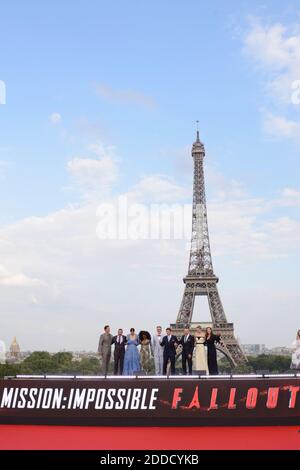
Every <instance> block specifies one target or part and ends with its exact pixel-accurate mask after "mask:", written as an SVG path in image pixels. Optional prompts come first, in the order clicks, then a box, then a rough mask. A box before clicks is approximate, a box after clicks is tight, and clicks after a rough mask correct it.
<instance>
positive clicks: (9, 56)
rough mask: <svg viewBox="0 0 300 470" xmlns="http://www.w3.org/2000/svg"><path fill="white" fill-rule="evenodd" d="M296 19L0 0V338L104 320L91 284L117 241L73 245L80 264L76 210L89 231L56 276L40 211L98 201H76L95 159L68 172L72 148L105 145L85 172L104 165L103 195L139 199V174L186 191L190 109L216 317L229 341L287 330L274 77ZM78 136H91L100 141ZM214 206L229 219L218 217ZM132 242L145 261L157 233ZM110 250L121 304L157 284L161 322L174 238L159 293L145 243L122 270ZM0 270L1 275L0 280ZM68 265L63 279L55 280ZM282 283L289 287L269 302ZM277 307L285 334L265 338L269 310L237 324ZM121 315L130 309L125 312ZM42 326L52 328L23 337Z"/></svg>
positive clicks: (280, 129)
mask: <svg viewBox="0 0 300 470" xmlns="http://www.w3.org/2000/svg"><path fill="white" fill-rule="evenodd" d="M299 31H300V7H299V4H298V2H296V1H290V2H285V3H283V2H282V1H276V0H275V1H274V0H272V1H264V2H260V1H240V0H239V1H228V2H223V1H221V0H220V1H216V0H215V1H210V2H204V1H188V2H180V1H172V2H171V1H164V2H158V1H153V2H141V1H139V2H138V1H131V2H122V1H115V2H105V1H92V0H89V1H88V2H86V1H85V2H83V1H81V0H77V1H76V2H71V1H67V0H65V1H63V2H58V1H55V0H54V1H52V2H48V3H47V4H45V2H43V4H41V3H40V2H37V1H28V2H26V3H25V2H21V1H11V2H9V3H7V2H6V4H5V5H2V6H1V29H0V49H1V54H0V80H3V81H4V82H5V84H6V92H7V96H6V104H5V105H0V136H1V143H0V162H1V165H0V178H1V179H0V196H1V201H2V204H1V214H0V228H1V232H2V238H1V236H0V240H2V246H1V256H2V261H3V273H4V274H3V279H2V285H0V289H1V290H2V291H3V293H2V295H3V311H4V312H7V315H6V316H7V317H9V320H8V319H7V318H6V319H5V321H4V323H3V325H2V326H3V332H4V333H3V339H4V340H5V341H6V342H9V340H10V338H11V337H12V336H14V335H15V334H16V335H17V336H18V337H19V338H20V342H21V343H22V345H24V347H27V348H31V347H35V348H38V347H41V346H42V344H45V345H46V347H48V348H50V349H51V348H52V349H59V348H61V347H64V346H66V347H69V348H77V349H79V348H81V347H82V348H89V347H91V348H92V347H93V345H92V342H93V341H94V337H93V334H94V330H95V328H96V325H97V328H98V324H99V323H100V324H102V322H103V321H104V317H105V312H106V311H109V312H110V313H109V315H112V318H115V320H114V321H115V324H116V325H117V323H118V314H119V313H118V309H119V305H118V302H117V301H116V300H115V299H112V298H111V297H109V296H108V294H107V298H106V297H105V292H106V285H105V276H104V274H103V273H108V272H110V271H109V270H111V277H112V279H113V278H114V273H115V271H114V270H113V269H112V265H113V264H114V261H113V260H112V259H113V257H114V256H117V252H118V249H116V250H115V251H113V250H112V251H111V255H110V259H111V260H112V261H109V258H108V259H106V257H105V256H104V255H103V253H102V251H101V250H102V249H103V246H101V247H100V245H99V244H98V245H96V244H95V248H94V249H95V253H94V254H93V255H91V260H93V259H98V258H97V256H99V263H100V265H96V266H94V265H93V264H92V265H90V264H89V256H87V257H86V258H84V256H82V257H81V256H79V255H78V250H79V251H80V250H81V247H84V246H86V245H85V244H86V243H87V244H89V242H88V241H87V240H89V237H92V236H93V235H92V234H94V225H96V220H94V222H92V221H91V225H90V227H91V232H90V233H89V234H88V235H87V234H81V235H78V239H79V241H80V242H79V244H78V245H74V247H73V250H74V251H73V252H72V250H71V249H70V250H71V254H69V255H70V259H71V260H73V261H74V260H77V261H78V263H77V264H76V266H75V265H74V266H71V267H70V272H66V273H65V277H63V276H62V275H61V277H60V276H58V273H57V272H54V271H51V269H52V268H53V266H52V263H51V262H50V259H51V260H52V259H53V258H52V256H53V253H56V256H57V258H55V263H54V262H53V264H56V266H57V270H58V272H59V273H62V272H63V270H64V267H65V262H66V252H65V250H66V247H65V246H62V245H59V246H58V245H57V237H56V235H57V234H56V232H55V231H53V230H52V228H51V227H50V228H49V226H48V225H47V224H48V222H49V218H50V219H51V218H52V219H53V220H54V224H56V223H57V218H59V215H58V214H60V211H62V210H66V214H65V219H64V220H65V221H66V220H69V217H70V218H71V219H72V214H71V216H70V212H71V211H72V210H73V209H69V208H70V207H71V208H74V207H75V208H76V209H78V210H82V212H81V214H82V213H83V212H84V210H86V211H87V212H88V211H91V212H89V213H92V209H91V207H93V204H94V205H95V206H96V204H98V203H99V202H101V197H103V195H101V196H100V195H99V196H97V197H98V200H97V202H96V201H95V200H94V201H93V203H92V202H91V200H90V199H91V198H90V197H88V198H87V197H86V196H87V193H88V194H89V195H90V194H91V193H93V191H94V189H95V185H97V179H95V178H96V177H97V175H98V173H97V172H96V174H95V178H92V179H93V181H90V180H89V178H90V176H91V173H90V172H89V173H88V175H86V174H84V175H83V174H82V173H80V172H81V171H86V166H84V168H85V169H83V170H82V168H83V166H82V165H81V163H82V160H84V163H87V160H88V163H89V162H90V160H93V159H96V160H97V162H98V160H99V159H100V160H101V159H103V158H104V159H106V160H105V165H104V168H105V169H104V170H103V165H101V168H100V167H99V172H100V171H102V172H103V171H109V172H110V176H109V175H107V174H105V175H103V173H101V175H100V174H99V180H98V181H99V187H100V186H101V185H104V186H105V187H106V186H111V187H109V194H108V192H107V191H106V193H105V198H106V199H107V198H109V197H111V198H114V197H117V196H118V195H120V194H123V193H127V192H132V191H133V192H135V194H136V193H137V192H138V194H139V197H141V192H142V193H143V196H142V197H144V198H148V202H149V198H150V199H151V197H153V194H152V196H151V191H150V189H149V186H152V188H153V187H154V188H155V184H153V181H155V182H157V181H158V182H159V185H158V188H161V187H162V185H163V187H164V188H165V193H164V194H167V192H168V190H170V191H171V193H172V197H171V196H170V194H169V193H168V194H167V196H166V197H167V198H168V200H170V197H171V199H172V198H173V199H172V201H174V202H177V200H178V201H179V200H180V198H181V200H184V201H186V202H188V201H190V199H191V198H190V194H189V193H188V192H185V197H184V198H182V196H178V192H176V191H178V190H179V189H180V188H184V190H185V191H186V190H187V191H188V190H191V171H192V167H191V158H190V153H189V152H190V145H191V143H192V142H193V140H194V135H195V120H196V119H198V120H199V127H200V135H201V138H202V140H203V141H204V143H205V145H206V151H207V159H206V163H207V193H208V201H209V204H211V211H210V215H209V224H210V228H211V232H212V230H213V229H215V231H216V232H217V233H215V235H213V233H211V237H212V246H213V248H214V252H215V253H213V259H214V265H215V268H216V271H217V273H218V274H219V275H220V279H222V287H221V284H220V290H221V293H222V296H223V297H225V299H224V303H225V300H226V303H227V305H228V310H230V312H229V313H228V316H229V317H230V318H229V319H233V320H234V321H235V323H236V329H237V331H238V332H239V336H240V337H241V340H242V341H243V342H254V341H255V340H256V339H257V341H259V342H266V343H270V344H278V343H280V344H281V343H282V344H288V343H289V342H290V338H292V337H293V336H294V329H295V328H298V327H299V325H298V324H297V321H298V320H297V319H298V317H299V316H298V305H299V303H298V302H299V300H300V299H299V295H298V294H297V291H298V282H297V279H299V263H298V261H299V244H297V240H299V238H298V236H300V230H299V224H300V217H299V207H300V184H299V177H300V164H299V148H300V137H299V136H300V105H299V104H294V103H292V101H291V95H292V84H293V83H294V82H295V81H297V80H300V40H299V37H300V36H299V35H300V33H299ZM55 116H56V117H55ZM95 145H98V146H99V145H100V147H101V149H102V150H101V151H100V153H99V151H98V153H97V151H96V150H95ZM70 162H71V163H70ZM72 162H73V163H72ZM74 162H75V163H74ZM98 163H99V162H98ZM112 174H113V176H111V175H112ZM150 176H151V177H152V178H153V179H152V180H151V181H150V182H149V179H147V178H149V177H150ZM155 178H156V179H155ZM90 179H91V178H90ZM89 184H90V186H89ZM147 185H148V186H147ZM164 185H165V186H164ZM172 185H173V186H172ZM88 186H89V187H88ZM91 187H92V189H91ZM137 188H138V191H137ZM166 188H167V189H166ZM149 191H150V192H149ZM153 191H154V189H153ZM180 194H181V193H180ZM94 196H95V195H94V193H93V197H94ZM87 201H89V202H87ZM162 202H163V201H162ZM233 207H234V210H233V209H232V208H233ZM68 210H69V212H68ZM243 211H245V214H243ZM222 214H223V215H222ZM224 214H225V215H224ZM32 217H39V218H40V221H39V224H40V225H43V224H45V227H44V228H43V230H42V231H41V232H39V231H38V230H37V229H36V226H35V222H34V221H33V222H32V220H31V219H30V220H29V221H28V218H32ZM218 217H219V218H218ZM230 218H234V220H231V221H230V223H229V219H230ZM72 220H73V219H72ZM79 220H80V218H79ZM30 221H31V222H32V224H33V226H32V227H31V228H30V230H29V228H28V226H29V225H30V223H31V222H30ZM239 222H241V223H240V224H239ZM93 223H94V225H93ZM222 224H223V226H224V225H227V224H228V233H227V232H226V234H225V233H223V232H222ZM65 225H67V226H68V227H69V225H68V224H67V222H65ZM65 225H64V224H62V226H60V225H59V224H58V225H57V227H60V231H59V234H60V235H62V233H64V232H63V231H64V230H65V231H66V238H67V236H70V232H68V228H66V226H65ZM24 227H25V228H24ZM57 230H59V229H58V228H57ZM233 233H234V234H235V236H236V237H237V238H236V239H235V238H234V237H232V236H231V235H230V234H233ZM253 233H255V237H253ZM45 234H46V235H45ZM67 234H69V235H67ZM26 237H28V239H26ZM44 237H45V238H44ZM85 237H86V238H85ZM62 238H63V237H62ZM74 238H76V237H74ZM254 238H255V240H256V241H255V245H253V248H251V250H250V251H249V252H248V251H247V250H248V248H249V246H252V245H251V244H252V242H253V239H254ZM258 239H259V240H260V242H259V246H257V245H256V244H257V243H258V242H257V240H258ZM3 240H4V241H3ZM34 240H36V241H35V242H34ZM45 240H47V241H45ZM149 243H150V242H149ZM239 243H240V248H239V249H238V250H236V249H235V247H236V246H237V245H239ZM46 245H47V246H46ZM70 246H72V244H71V245H70ZM151 246H152V245H151ZM12 247H13V248H12ZM45 247H46V248H45ZM49 247H50V248H49ZM143 249H144V250H145V251H146V252H148V251H149V252H150V253H151V249H153V250H154V251H153V257H155V255H154V253H156V255H157V256H158V258H159V254H158V253H159V250H158V247H157V246H156V247H152V248H150V245H147V244H145V245H144V247H143ZM168 249H169V248H167V249H166V252H164V255H160V256H161V258H162V259H163V260H164V263H165V269H166V271H167V267H168V266H170V263H172V265H173V262H174V261H173V258H172V256H171V255H170V253H169V252H168ZM27 250H28V253H30V254H32V256H36V258H35V261H34V262H32V263H31V262H30V258H26V257H25V256H24V252H26V251H27ZM47 250H49V251H47ZM98 250H99V251H98ZM126 250H127V251H126V256H125V255H124V260H123V265H122V269H123V270H124V273H123V274H124V279H125V278H126V280H127V281H126V283H125V284H124V292H123V294H122V296H121V297H122V299H123V303H125V304H126V305H127V307H126V308H127V310H128V311H127V315H131V314H132V313H130V312H133V311H135V310H138V309H140V308H143V302H145V298H148V296H149V295H153V294H152V293H153V292H157V301H156V303H154V305H153V308H154V309H155V310H156V311H157V312H159V313H157V316H158V317H159V316H161V317H162V320H163V321H164V322H165V323H166V324H167V322H169V321H173V320H174V319H175V317H176V314H177V309H178V307H179V302H180V297H181V294H182V284H181V279H182V276H183V275H184V274H185V271H186V266H187V252H186V251H182V254H179V253H180V248H178V256H176V263H177V264H176V266H177V267H176V271H175V272H174V279H172V282H171V281H168V282H169V283H168V282H167V281H166V283H167V284H166V286H165V289H164V290H163V289H162V287H161V283H162V280H161V279H160V274H161V272H160V273H158V272H156V271H155V272H153V273H152V274H151V276H152V277H151V279H150V282H151V286H152V289H153V290H152V293H151V292H149V291H148V282H149V279H148V277H147V276H148V275H150V274H149V272H150V271H151V270H150V271H149V265H148V264H147V260H146V257H145V263H144V267H142V266H141V267H140V268H139V269H140V271H139V273H138V274H135V272H133V273H132V274H131V275H130V276H129V274H128V269H129V265H130V262H131V261H132V259H133V260H134V259H135V256H137V254H136V253H138V252H139V249H136V247H135V249H133V248H131V249H130V248H129V247H127V248H126ZM131 250H132V251H131ZM157 250H158V251H157ZM255 250H257V251H255ZM46 251H47V253H46ZM84 251H85V250H84V249H83V252H84ZM145 251H141V252H140V253H139V258H141V257H142V256H143V255H142V253H145ZM18 253H19V254H18ZM58 253H59V254H58ZM271 254H273V256H272V255H271ZM28 256H29V255H28ZM149 256H150V255H149ZM49 258H50V259H49ZM79 258H80V261H79ZM150 258H151V256H150ZM67 259H68V262H69V258H67ZM137 261H140V259H139V260H136V262H133V264H134V265H136V264H137ZM296 261H297V262H296ZM106 262H107V263H108V264H109V268H108V266H106V264H105V263H106ZM148 262H149V263H150V259H149V260H148ZM102 263H103V264H102ZM126 263H127V264H126ZM128 263H129V264H128ZM0 264H1V262H0ZM53 269H54V268H53ZM97 269H98V271H97ZM85 270H86V271H85ZM84 272H85V273H86V274H85V276H86V277H88V273H89V272H90V274H91V275H92V273H94V274H95V273H97V275H99V279H98V280H97V282H98V281H99V282H100V278H101V289H103V296H104V298H105V302H104V303H103V305H102V304H101V301H100V300H99V292H98V290H97V289H98V288H99V284H97V282H96V281H95V286H94V287H93V286H89V290H88V291H87V292H86V291H85V289H86V288H87V286H85V287H83V286H82V282H83V281H82V279H81V281H80V276H81V275H83V273H84ZM5 273H6V274H5ZM7 273H9V274H7ZM43 273H44V275H43ZM0 274H1V273H0ZM77 274H78V278H77ZM18 275H19V276H20V275H21V276H22V275H23V276H25V277H24V278H23V280H24V279H27V280H28V282H27V281H25V282H24V284H26V283H27V285H26V286H20V284H22V282H21V281H20V278H17V279H19V281H16V278H15V277H14V276H18ZM102 275H103V278H102ZM5 276H6V277H5ZM7 276H12V278H13V279H15V281H14V280H13V279H11V281H10V282H9V283H7V281H5V280H4V279H6V278H7ZM70 276H71V277H72V276H74V279H73V280H72V282H71V281H70V285H71V286H72V287H70V289H71V290H70V292H69V291H68V287H67V285H68V282H67V280H70ZM289 276H291V278H289ZM283 277H284V279H283ZM75 278H76V280H75ZM29 279H35V280H40V281H41V284H40V285H38V282H37V281H36V282H33V283H30V282H29ZM84 279H86V278H84ZM140 279H145V282H144V284H143V285H141V291H142V292H143V293H144V296H141V298H140V299H139V303H137V304H136V303H135V302H134V301H133V300H132V294H131V292H132V289H133V286H134V285H135V284H139V283H140V282H141V280H140ZM155 279H157V280H156V281H155ZM146 280H147V282H146ZM43 283H44V284H43ZM0 284H1V283H0ZM8 284H9V285H8ZM13 284H15V285H13ZM42 284H43V286H44V287H43V286H42ZM158 284H159V285H158ZM79 285H80V286H81V289H82V291H79V292H80V293H81V295H80V300H79V299H78V302H77V303H76V308H78V318H77V319H76V321H77V322H78V327H77V328H78V330H76V332H74V341H69V338H68V337H67V336H68V335H67V333H66V332H67V331H68V328H69V325H70V323H69V322H71V324H72V315H73V313H72V312H74V308H75V306H74V304H73V303H72V302H73V291H72V289H74V290H76V291H78V286H79ZM46 286H47V287H46ZM263 286H265V287H263ZM235 289H236V290H235ZM257 289H261V293H260V296H259V295H257V296H256V293H257ZM290 289H291V290H292V296H291V298H290V299H286V297H285V295H287V293H288V292H289V290H290ZM40 291H41V292H40ZM265 291H267V294H266V292H265ZM58 292H59V293H58ZM101 292H102V291H101ZM167 292H169V294H167ZM279 292H281V294H282V295H281V297H280V298H279V297H278V296H279ZM84 295H85V296H86V297H85V299H86V301H83V300H82V299H83V298H84ZM297 295H298V296H297ZM97 296H98V298H97ZM100 297H101V296H100ZM171 297H172V300H170V298H171ZM16 298H17V299H18V302H17V301H16ZM28 299H29V300H28ZM249 299H250V300H251V302H253V308H252V309H250V307H249ZM265 303H266V305H265ZM79 305H80V306H79ZM245 305H247V307H245ZM244 308H245V311H244ZM225 309H226V310H227V308H226V306H225ZM284 309H286V316H287V317H288V320H287V329H288V331H287V332H286V333H285V334H284V335H283V337H282V336H281V335H282V332H281V328H279V327H278V326H276V325H274V326H271V332H270V336H271V337H270V338H268V339H265V338H264V335H263V334H256V333H255V332H254V330H252V332H249V324H251V323H252V322H251V320H248V322H247V321H245V316H246V317H247V316H248V318H253V322H254V323H255V322H258V321H260V319H261V315H262V312H264V310H266V311H267V312H268V313H267V314H266V319H265V323H264V325H268V326H269V325H270V322H271V321H272V320H273V319H274V320H275V324H278V323H279V322H280V321H281V318H282V315H283V310H284ZM35 310H37V311H36V312H35ZM87 310H90V311H91V314H90V317H89V318H90V320H89V325H88V331H87V333H86V336H85V337H84V338H81V337H80V328H81V323H80V322H81V320H80V318H82V317H83V316H84V315H85V312H86V311H87ZM100 311H101V312H103V313H101V314H99V312H100ZM114 315H115V317H113V316H114ZM132 315H133V317H132V321H135V319H136V318H138V312H134V313H133V314H132ZM147 315H148V314H147ZM149 316H151V313H150V312H149V315H148V316H147V318H145V321H146V322H148V323H149V327H150V325H151V322H150V321H149ZM20 318H22V321H21V322H20ZM50 318H51V319H52V318H53V321H52V320H51V321H50V320H49V319H50ZM102 318H103V321H102ZM129 318H130V317H129ZM156 320H157V321H159V318H156V317H155V321H156ZM153 321H154V319H153ZM22 322H24V325H26V324H27V322H29V323H30V322H32V324H34V325H35V326H34V330H35V331H34V332H33V333H30V334H29V333H24V332H23V331H22V325H23V324H22ZM47 323H49V326H48V327H47V328H48V329H47V328H46V327H45V325H46V324H47ZM104 323H106V321H104ZM129 323H130V321H129V320H128V324H127V323H126V325H125V326H126V327H129V326H131V325H130V324H129ZM148 323H147V325H148ZM113 325H114V324H113ZM116 325H114V326H116ZM125 326H124V327H125ZM43 328H44V330H43ZM255 329H256V328H255ZM42 330H43V331H45V333H44V334H45V335H46V336H48V334H47V332H50V334H49V335H50V336H51V337H52V338H53V336H55V339H51V340H49V341H48V340H46V341H45V339H44V338H43V340H41V337H40V334H39V333H40V332H41V331H42ZM41 343H42V344H41Z"/></svg>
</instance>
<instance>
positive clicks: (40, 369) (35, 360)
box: [0, 351, 100, 377]
mask: <svg viewBox="0 0 300 470" xmlns="http://www.w3.org/2000/svg"><path fill="white" fill-rule="evenodd" d="M99 370H100V365H99V360H98V359H97V358H96V357H83V358H82V359H81V361H80V362H79V361H73V360H72V353H70V352H59V353H56V354H53V355H52V354H50V353H48V352H46V351H36V352H33V353H32V354H31V355H30V356H28V357H27V358H26V359H25V360H24V361H23V362H21V363H20V364H0V377H4V376H14V375H20V374H24V375H30V374H33V375H39V374H61V375H97V374H99Z"/></svg>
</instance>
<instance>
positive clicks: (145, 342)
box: [139, 331, 151, 372]
mask: <svg viewBox="0 0 300 470" xmlns="http://www.w3.org/2000/svg"><path fill="white" fill-rule="evenodd" d="M139 340H140V344H141V366H142V370H143V371H144V372H148V370H149V365H150V355H151V351H150V343H151V335H150V333H149V332H148V331H141V332H140V333H139Z"/></svg>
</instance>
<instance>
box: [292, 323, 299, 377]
mask: <svg viewBox="0 0 300 470" xmlns="http://www.w3.org/2000/svg"><path fill="white" fill-rule="evenodd" d="M292 348H293V353H292V363H291V369H297V370H300V330H298V333H297V336H296V339H295V341H293V345H292Z"/></svg>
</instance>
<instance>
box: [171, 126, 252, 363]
mask: <svg viewBox="0 0 300 470" xmlns="http://www.w3.org/2000/svg"><path fill="white" fill-rule="evenodd" d="M196 124H197V135H196V141H195V142H194V143H193V146H192V157H193V160H194V189H193V215H192V236H191V248H190V257H189V266H188V274H187V276H185V277H184V279H183V282H184V285H185V287H184V293H183V298H182V302H181V305H180V308H179V312H178V315H177V320H176V323H174V324H173V325H171V326H172V329H173V330H174V334H177V335H179V334H182V332H183V329H184V327H185V326H186V325H189V326H190V327H191V330H194V329H195V328H196V326H197V325H198V323H192V317H193V310H194V304H195V297H196V296H198V295H202V296H206V297H207V300H208V305H209V310H210V314H211V320H212V322H211V323H210V324H208V325H206V326H211V327H212V328H213V329H214V331H215V333H216V334H220V335H221V336H222V344H221V345H218V346H217V348H218V349H219V350H220V351H221V352H223V354H225V355H226V356H227V358H228V359H229V361H230V363H231V365H232V366H233V367H235V366H236V365H238V364H241V363H245V362H246V361H247V359H246V357H245V355H244V353H243V351H242V349H241V347H240V345H239V343H238V341H237V339H236V338H235V336H234V329H233V323H228V321H227V318H226V315H225V312H224V308H223V305H222V302H221V298H220V296H219V292H218V287H217V283H218V281H219V279H218V277H217V276H216V275H215V274H214V269H213V264H212V257H211V250H210V243H209V231H208V223H207V209H206V195H205V180H204V165H203V162H204V157H205V148H204V144H203V143H202V142H201V141H200V137H199V128H198V124H199V122H198V121H196ZM200 324H201V325H204V323H203V322H200Z"/></svg>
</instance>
